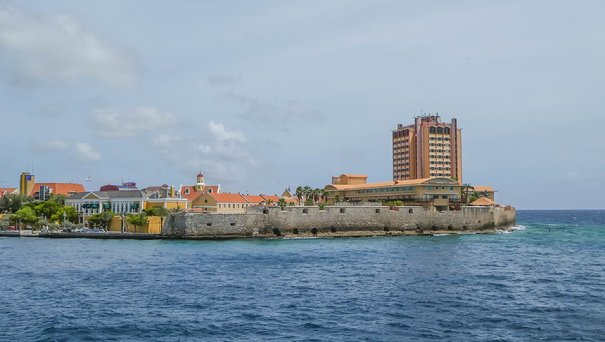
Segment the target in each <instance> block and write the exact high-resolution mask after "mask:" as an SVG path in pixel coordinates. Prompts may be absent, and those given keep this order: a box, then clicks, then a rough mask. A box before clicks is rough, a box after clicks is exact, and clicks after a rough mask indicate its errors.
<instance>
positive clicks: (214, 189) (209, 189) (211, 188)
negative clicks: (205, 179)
mask: <svg viewBox="0 0 605 342" xmlns="http://www.w3.org/2000/svg"><path fill="white" fill-rule="evenodd" d="M187 190H189V191H188V192H189V193H187ZM220 191H221V188H220V187H219V186H218V185H206V186H204V190H203V191H197V190H196V189H195V185H181V189H180V191H179V192H180V193H181V197H183V198H186V199H187V201H189V202H191V201H193V200H194V199H196V198H198V196H199V195H202V194H205V193H213V194H216V193H219V192H220Z"/></svg>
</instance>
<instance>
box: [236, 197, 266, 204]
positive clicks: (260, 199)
mask: <svg viewBox="0 0 605 342" xmlns="http://www.w3.org/2000/svg"><path fill="white" fill-rule="evenodd" d="M242 196H243V197H244V199H246V201H247V202H248V203H252V204H259V203H263V202H266V201H267V200H266V199H265V198H263V196H259V195H242Z"/></svg>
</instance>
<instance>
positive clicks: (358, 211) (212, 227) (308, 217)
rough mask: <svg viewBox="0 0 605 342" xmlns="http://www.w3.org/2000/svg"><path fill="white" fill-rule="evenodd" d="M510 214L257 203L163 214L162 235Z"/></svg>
mask: <svg viewBox="0 0 605 342" xmlns="http://www.w3.org/2000/svg"><path fill="white" fill-rule="evenodd" d="M515 220H516V212H515V209H514V208H511V207H506V208H503V207H463V208H462V210H459V211H445V212H438V211H435V210H427V209H425V208H422V207H405V206H404V207H386V206H326V207H325V208H324V209H323V210H321V209H320V208H319V207H316V206H315V207H302V206H297V207H286V208H284V210H282V209H281V208H280V207H267V208H263V207H257V208H250V209H249V210H248V211H247V213H245V214H204V213H187V212H184V213H179V214H176V215H174V216H170V217H168V218H167V219H166V220H165V222H164V227H163V228H162V235H164V236H167V237H175V238H179V237H185V238H228V237H272V236H284V235H285V236H291V235H292V236H297V235H299V236H300V235H302V236H305V235H318V236H322V235H341V236H357V235H368V233H370V234H374V233H375V235H400V234H414V233H416V234H418V233H424V232H425V231H460V232H473V231H482V230H493V229H505V228H509V227H512V226H514V225H515Z"/></svg>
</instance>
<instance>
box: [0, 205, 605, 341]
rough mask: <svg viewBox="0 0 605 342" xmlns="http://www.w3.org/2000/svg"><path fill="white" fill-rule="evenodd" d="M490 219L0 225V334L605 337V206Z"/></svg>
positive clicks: (5, 337) (64, 337) (49, 337)
mask: <svg viewBox="0 0 605 342" xmlns="http://www.w3.org/2000/svg"><path fill="white" fill-rule="evenodd" d="M518 223H519V225H520V227H519V229H518V230H516V231H514V232H510V233H501V234H487V235H464V236H459V235H448V236H435V237H392V238H360V239H298V240H296V239H294V240H278V239H274V240H256V239H251V240H232V241H116V240H86V239H73V240H72V239H61V240H48V239H36V238H0V340H1V341H24V340H43V341H68V340H73V341H81V340H107V341H111V340H115V341H118V340H120V341H122V340H139V341H154V340H157V341H185V340H204V341H233V340H259V341H261V340H262V341H266V340H276V341H282V340H294V341H358V340H367V341H408V340H413V341H416V340H426V341H443V340H447V341H486V340H490V341H537V340H545V341H563V340H577V341H603V340H605V211H520V212H518Z"/></svg>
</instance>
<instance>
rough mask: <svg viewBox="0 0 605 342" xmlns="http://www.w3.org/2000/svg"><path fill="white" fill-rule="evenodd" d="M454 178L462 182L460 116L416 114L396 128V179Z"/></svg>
mask: <svg viewBox="0 0 605 342" xmlns="http://www.w3.org/2000/svg"><path fill="white" fill-rule="evenodd" d="M432 177H445V178H453V179H454V180H456V181H457V182H458V184H462V132H461V130H460V129H459V128H458V123H457V120H456V119H452V120H451V122H450V123H444V122H441V119H440V117H439V115H424V116H418V117H416V118H415V121H414V124H413V125H408V126H404V125H402V124H399V125H397V128H396V129H395V130H393V180H394V181H396V180H408V179H425V178H432Z"/></svg>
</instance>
